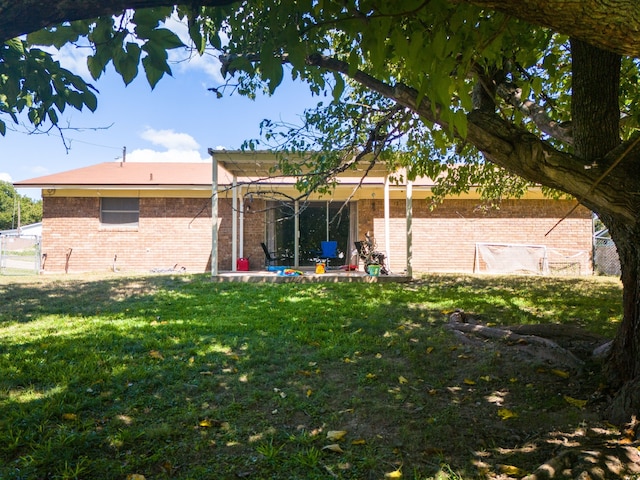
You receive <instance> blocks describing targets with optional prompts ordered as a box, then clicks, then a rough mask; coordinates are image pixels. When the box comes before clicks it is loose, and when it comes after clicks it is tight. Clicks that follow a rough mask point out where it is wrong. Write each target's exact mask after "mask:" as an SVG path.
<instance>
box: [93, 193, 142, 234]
mask: <svg viewBox="0 0 640 480" xmlns="http://www.w3.org/2000/svg"><path fill="white" fill-rule="evenodd" d="M139 217H140V201H139V199H137V198H102V199H100V223H102V225H103V226H109V227H137V226H138V218H139Z"/></svg>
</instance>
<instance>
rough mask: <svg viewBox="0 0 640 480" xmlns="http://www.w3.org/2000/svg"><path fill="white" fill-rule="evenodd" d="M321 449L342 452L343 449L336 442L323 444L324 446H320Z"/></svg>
mask: <svg viewBox="0 0 640 480" xmlns="http://www.w3.org/2000/svg"><path fill="white" fill-rule="evenodd" d="M322 449H323V450H329V451H331V452H335V453H344V450H342V448H340V445H338V444H337V443H332V444H331V445H325V446H324V447H322Z"/></svg>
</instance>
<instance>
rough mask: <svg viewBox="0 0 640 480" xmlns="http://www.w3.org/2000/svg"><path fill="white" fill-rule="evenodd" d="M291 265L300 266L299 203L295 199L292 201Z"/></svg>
mask: <svg viewBox="0 0 640 480" xmlns="http://www.w3.org/2000/svg"><path fill="white" fill-rule="evenodd" d="M293 209H294V214H295V215H294V216H293V231H294V234H293V266H294V267H296V268H298V267H299V266H300V263H299V262H300V203H299V202H298V200H296V201H295V202H294V203H293Z"/></svg>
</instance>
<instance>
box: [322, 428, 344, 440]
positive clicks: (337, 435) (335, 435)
mask: <svg viewBox="0 0 640 480" xmlns="http://www.w3.org/2000/svg"><path fill="white" fill-rule="evenodd" d="M346 434H347V431H346V430H329V431H328V432H327V439H328V440H331V441H332V442H339V441H340V440H342V439H343V438H344V436H345V435H346Z"/></svg>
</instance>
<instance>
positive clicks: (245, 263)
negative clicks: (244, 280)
mask: <svg viewBox="0 0 640 480" xmlns="http://www.w3.org/2000/svg"><path fill="white" fill-rule="evenodd" d="M236 270H238V271H239V272H248V271H249V259H248V258H239V259H238V261H237V262H236Z"/></svg>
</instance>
